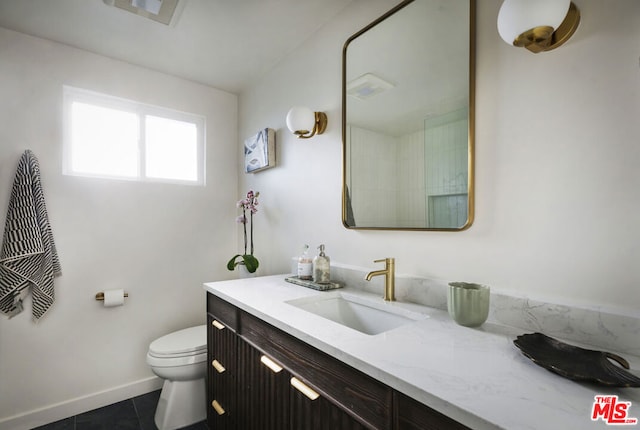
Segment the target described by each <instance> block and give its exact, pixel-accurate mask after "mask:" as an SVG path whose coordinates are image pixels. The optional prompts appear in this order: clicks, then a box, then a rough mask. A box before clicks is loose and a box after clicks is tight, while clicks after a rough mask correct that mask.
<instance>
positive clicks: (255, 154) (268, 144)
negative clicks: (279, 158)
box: [244, 128, 276, 173]
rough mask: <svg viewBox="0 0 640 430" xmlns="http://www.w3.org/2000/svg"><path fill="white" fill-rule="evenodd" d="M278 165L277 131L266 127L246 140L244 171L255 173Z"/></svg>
mask: <svg viewBox="0 0 640 430" xmlns="http://www.w3.org/2000/svg"><path fill="white" fill-rule="evenodd" d="M275 165H276V132H275V130H273V129H272V128H264V129H262V130H260V131H259V132H258V133H257V134H256V135H254V136H251V137H250V138H248V139H247V140H245V141H244V171H245V173H255V172H259V171H261V170H264V169H268V168H270V167H273V166H275Z"/></svg>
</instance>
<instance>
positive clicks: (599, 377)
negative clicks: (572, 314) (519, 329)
mask: <svg viewBox="0 0 640 430" xmlns="http://www.w3.org/2000/svg"><path fill="white" fill-rule="evenodd" d="M513 343H514V344H515V345H516V346H517V347H518V348H520V350H521V351H522V353H523V354H524V355H526V356H527V357H528V358H530V359H531V360H532V361H533V362H534V363H536V364H537V365H539V366H542V367H544V368H545V369H547V370H550V371H552V372H554V373H557V374H558V375H560V376H564V377H565V378H569V379H572V380H574V381H588V382H597V383H600V384H603V385H608V386H611V387H640V378H638V377H637V376H635V375H633V374H631V373H630V372H627V371H626V370H625V369H629V363H628V362H627V360H625V359H624V358H622V357H620V356H619V355H616V354H612V353H610V352H604V351H594V350H591V349H584V348H580V347H577V346H573V345H569V344H566V343H564V342H560V341H559V340H556V339H553V338H551V337H549V336H546V335H544V334H542V333H531V334H523V335H521V336H518V337H517V339H516V340H514V341H513ZM610 359H611V360H614V361H616V362H617V363H619V364H620V366H622V367H624V369H623V368H621V367H619V366H617V365H615V364H613V363H612V362H611V361H610Z"/></svg>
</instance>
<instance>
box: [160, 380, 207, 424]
mask: <svg viewBox="0 0 640 430" xmlns="http://www.w3.org/2000/svg"><path fill="white" fill-rule="evenodd" d="M206 402H207V400H206V386H205V381H204V378H200V379H195V380H191V381H169V380H165V381H164V385H163V386H162V392H161V393H160V400H159V401H158V407H157V408H156V414H155V418H154V421H155V423H156V426H157V427H158V430H174V429H178V428H180V427H185V426H188V425H191V424H194V423H197V422H199V421H203V420H204V419H205V418H206V416H207V407H206Z"/></svg>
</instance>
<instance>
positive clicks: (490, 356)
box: [204, 275, 640, 430]
mask: <svg viewBox="0 0 640 430" xmlns="http://www.w3.org/2000/svg"><path fill="white" fill-rule="evenodd" d="M286 276H287V275H275V276H265V277H256V278H248V279H238V280H232V281H220V282H210V283H206V284H204V288H205V290H206V291H208V292H210V293H212V294H214V295H216V296H218V297H220V298H222V299H223V300H226V301H228V302H230V303H232V304H234V305H235V306H237V307H239V308H240V309H242V310H244V311H246V312H248V313H250V314H253V315H255V316H257V317H259V318H261V319H263V320H264V321H266V322H268V323H269V324H271V325H273V326H275V327H277V328H279V329H281V330H283V331H285V332H287V333H289V334H291V335H292V336H295V337H296V338H298V339H300V340H302V341H304V342H306V343H308V344H310V345H312V346H314V347H316V348H318V349H320V350H322V351H324V352H326V353H328V354H330V355H332V356H333V357H335V358H337V359H339V360H341V361H342V362H344V363H346V364H348V365H350V366H352V367H354V368H356V369H358V370H360V371H362V372H364V373H366V374H368V375H370V376H372V377H373V378H375V379H377V380H379V381H382V382H384V383H385V384H387V385H389V386H391V387H392V388H394V389H396V390H398V391H400V392H402V393H404V394H406V395H408V396H409V397H412V398H414V399H416V400H418V401H420V402H422V403H424V404H426V405H428V406H429V407H431V408H433V409H435V410H438V411H440V412H442V413H443V414H445V415H447V416H449V417H451V418H453V419H455V420H456V421H459V422H461V423H463V424H465V425H467V426H468V427H470V428H473V429H509V430H512V429H513V430H528V429H545V430H546V429H564V430H571V429H576V430H583V429H592V428H593V429H600V428H610V426H608V425H607V423H605V422H604V421H603V420H602V419H598V420H597V421H592V420H591V412H592V408H593V403H594V398H595V396H596V395H616V396H618V398H619V401H625V402H631V405H630V407H629V408H628V418H638V420H639V421H640V388H611V387H605V386H601V385H595V384H589V383H577V382H574V381H570V380H568V379H565V378H562V377H560V376H558V375H556V374H554V373H552V372H549V371H547V370H545V369H543V368H541V367H539V366H537V365H536V364H534V363H533V362H532V361H531V360H529V359H528V358H526V357H525V356H524V355H523V354H522V353H521V352H520V350H519V349H518V348H516V347H515V346H514V345H513V340H514V339H515V338H516V336H518V335H520V334H523V333H525V331H523V330H522V329H517V328H513V327H509V326H505V325H501V324H499V323H497V322H495V321H492V320H491V318H490V319H489V320H488V321H487V322H486V323H484V324H483V325H482V326H481V327H479V328H467V327H462V326H459V325H457V324H456V323H455V322H454V321H453V320H451V318H450V317H449V315H448V314H447V312H446V311H443V310H440V309H435V308H430V307H425V306H420V305H415V304H411V303H401V302H393V303H385V305H389V306H400V307H407V308H410V309H411V310H418V311H421V312H425V313H427V314H428V316H429V317H428V318H426V319H424V320H421V321H416V322H414V323H411V324H408V325H405V326H401V327H398V328H396V329H393V330H391V331H387V332H384V333H381V334H378V335H373V336H372V335H366V334H363V333H360V332H358V331H356V330H352V329H350V328H347V327H345V326H342V325H340V324H338V323H334V322H332V321H330V320H327V319H324V318H322V317H319V316H316V315H314V314H312V313H309V312H307V311H304V310H302V309H299V308H297V307H295V306H292V305H290V304H288V303H286V302H287V301H289V300H292V299H298V298H302V297H309V296H313V295H318V294H325V293H323V292H319V291H315V290H312V289H308V288H304V287H300V286H297V285H294V284H290V283H288V282H286V281H285V280H284V278H285V277H286ZM339 291H347V292H351V291H353V290H350V289H348V288H345V289H342V290H339ZM355 293H356V294H359V295H367V294H371V293H367V292H363V291H361V290H355ZM373 296H374V297H376V295H373ZM379 300H380V301H382V299H381V298H379ZM569 343H573V344H575V342H569ZM581 346H585V345H581ZM593 349H598V348H593ZM623 356H624V357H625V358H626V359H627V360H628V361H629V363H630V364H631V368H632V369H640V358H638V357H635V356H629V355H628V354H626V355H625V354H623ZM636 426H637V428H640V424H636V425H635V426H633V425H632V426H625V428H636Z"/></svg>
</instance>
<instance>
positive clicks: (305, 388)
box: [291, 376, 320, 400]
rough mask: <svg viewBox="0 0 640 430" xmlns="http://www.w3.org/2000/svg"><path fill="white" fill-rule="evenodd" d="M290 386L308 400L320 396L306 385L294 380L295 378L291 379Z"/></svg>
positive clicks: (296, 379)
mask: <svg viewBox="0 0 640 430" xmlns="http://www.w3.org/2000/svg"><path fill="white" fill-rule="evenodd" d="M291 385H292V386H293V387H294V388H295V389H297V390H298V391H300V392H301V393H302V394H304V395H305V396H307V397H308V398H309V399H310V400H315V399H317V398H318V397H320V394H318V393H316V392H315V391H313V390H312V389H311V388H310V387H309V386H308V385H307V384H305V383H304V382H302V381H301V380H299V379H298V378H296V377H295V376H294V377H293V378H291Z"/></svg>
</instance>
